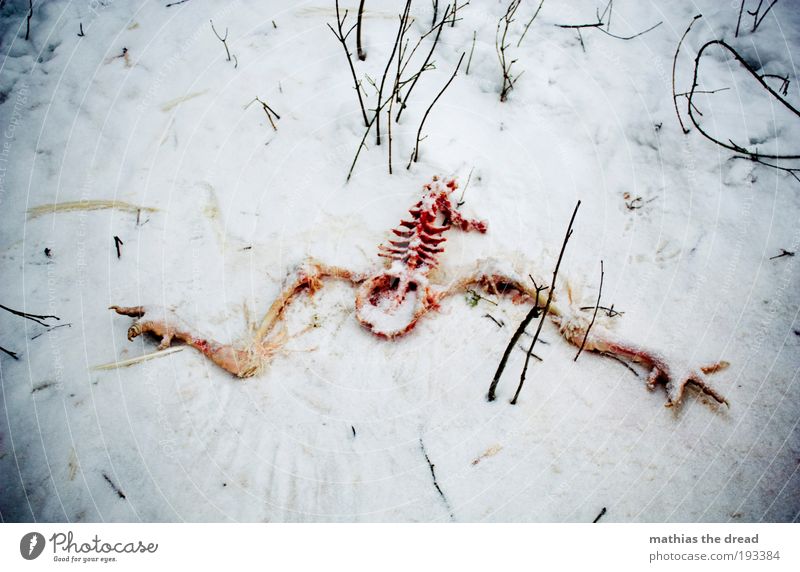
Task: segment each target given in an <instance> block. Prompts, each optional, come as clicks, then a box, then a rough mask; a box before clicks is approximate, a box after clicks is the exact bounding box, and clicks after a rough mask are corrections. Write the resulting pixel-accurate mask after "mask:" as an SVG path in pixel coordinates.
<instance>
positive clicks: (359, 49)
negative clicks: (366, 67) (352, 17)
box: [356, 0, 367, 62]
mask: <svg viewBox="0 0 800 572" xmlns="http://www.w3.org/2000/svg"><path fill="white" fill-rule="evenodd" d="M363 15H364V0H361V2H359V4H358V18H357V19H356V52H357V53H358V59H359V60H361V61H362V62H363V61H364V60H366V59H367V52H365V51H364V48H363V47H362V46H361V18H362V16H363Z"/></svg>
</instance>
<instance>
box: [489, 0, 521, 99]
mask: <svg viewBox="0 0 800 572" xmlns="http://www.w3.org/2000/svg"><path fill="white" fill-rule="evenodd" d="M521 2H522V0H511V3H510V4H509V5H508V8H506V13H505V14H504V15H503V16H502V17H501V18H500V19H499V20H498V21H497V30H496V31H495V34H494V47H495V50H496V51H497V58H498V59H499V60H500V68H501V70H502V72H503V85H502V88H501V90H500V101H501V102H502V101H505V100H506V99H507V98H508V92H510V91H511V90H512V89H513V88H514V82H515V81H516V80H517V79H518V78H519V76H517V77H514V76H513V75H511V66H513V65H514V63H515V62H516V61H517V60H511V61H508V58H507V56H506V49H507V48H508V46H509V45H508V44H506V37H507V36H508V30H509V28H510V27H511V23H512V22H513V21H514V14H515V13H516V12H517V9H518V8H519V5H520V3H521ZM501 28H502V30H503V31H502V34H501V32H500V29H501Z"/></svg>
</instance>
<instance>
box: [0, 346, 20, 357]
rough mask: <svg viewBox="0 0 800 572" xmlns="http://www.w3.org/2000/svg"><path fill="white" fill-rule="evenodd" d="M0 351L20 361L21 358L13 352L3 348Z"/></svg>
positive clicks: (0, 347)
mask: <svg viewBox="0 0 800 572" xmlns="http://www.w3.org/2000/svg"><path fill="white" fill-rule="evenodd" d="M0 351H1V352H5V353H7V354H8V355H10V356H11V357H12V358H14V359H15V360H19V356H18V355H17V354H16V353H15V352H12V351H11V350H7V349H6V348H4V347H3V346H0Z"/></svg>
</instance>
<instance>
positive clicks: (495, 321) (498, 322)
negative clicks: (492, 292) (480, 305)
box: [483, 314, 505, 328]
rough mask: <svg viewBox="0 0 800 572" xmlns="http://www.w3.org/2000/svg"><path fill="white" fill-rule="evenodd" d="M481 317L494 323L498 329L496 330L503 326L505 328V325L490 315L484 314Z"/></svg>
mask: <svg viewBox="0 0 800 572" xmlns="http://www.w3.org/2000/svg"><path fill="white" fill-rule="evenodd" d="M483 317H484V318H489V319H490V320H491V321H492V322H494V323H495V324H497V327H498V328H502V327H503V326H505V323H504V322H502V321H501V320H498V319H497V318H495V317H494V316H492V315H491V314H484V315H483Z"/></svg>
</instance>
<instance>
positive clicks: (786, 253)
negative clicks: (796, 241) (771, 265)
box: [769, 248, 794, 260]
mask: <svg viewBox="0 0 800 572" xmlns="http://www.w3.org/2000/svg"><path fill="white" fill-rule="evenodd" d="M784 256H794V252H790V251H788V250H786V249H785V248H781V253H780V254H776V255H775V256H770V257H769V259H770V260H775V259H776V258H782V257H784Z"/></svg>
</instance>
